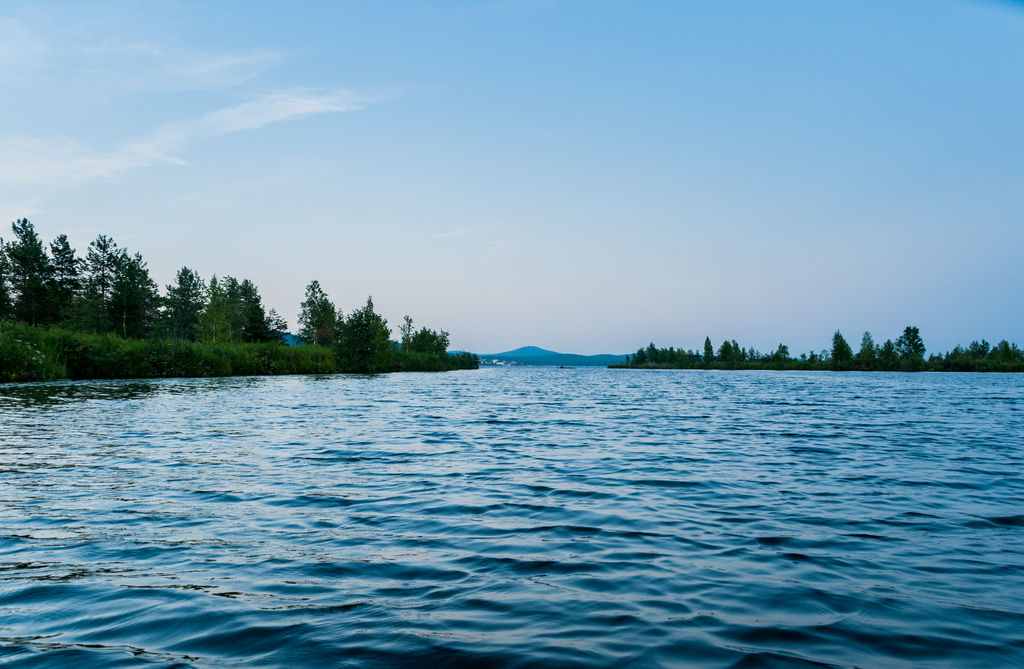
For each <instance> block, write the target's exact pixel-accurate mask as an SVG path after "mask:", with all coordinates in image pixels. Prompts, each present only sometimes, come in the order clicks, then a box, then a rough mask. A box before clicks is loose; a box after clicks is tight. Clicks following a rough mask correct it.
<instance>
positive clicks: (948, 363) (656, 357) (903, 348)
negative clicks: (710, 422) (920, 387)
mask: <svg viewBox="0 0 1024 669" xmlns="http://www.w3.org/2000/svg"><path fill="white" fill-rule="evenodd" d="M926 353H927V349H926V348H925V345H924V341H923V340H922V339H921V332H920V330H919V329H918V328H916V327H907V328H905V329H904V331H903V334H902V335H900V336H899V338H897V339H896V341H892V340H891V339H888V340H886V341H885V343H883V344H876V343H875V341H874V338H872V336H871V333H869V332H865V333H864V335H863V336H862V337H861V341H860V348H859V349H858V351H857V352H856V353H854V351H853V347H852V346H850V344H849V342H847V341H846V338H845V337H843V335H842V333H840V332H839V331H838V330H837V331H836V333H835V334H834V335H833V336H832V346H831V348H825V349H824V350H821V351H818V352H817V353H816V352H815V351H811V352H810V353H809V354H806V353H802V354H800V355H799V356H797V357H794V356H791V355H790V353H789V347H788V346H786V345H784V344H779V347H778V348H777V349H776V350H774V351H772V352H771V353H761V352H759V351H757V350H755V349H754V348H753V347H750V348H743V347H742V346H740V345H739V344H738V343H737V342H736V340H735V339H733V340H731V341H730V340H726V341H724V342H722V344H721V346H719V347H718V350H717V351H716V350H715V348H714V345H713V344H712V343H711V338H710V337H707V338H705V339H704V349H703V351H695V350H685V349H681V348H680V349H676V348H658V347H657V346H655V345H654V344H653V343H652V344H650V345H649V346H648V347H647V348H642V349H640V350H638V351H637V352H636V353H634V354H632V355H629V356H627V357H626V362H624V363H621V364H618V365H609V367H613V368H640V369H644V368H650V369H774V370H829V371H861V372H925V371H932V372H1024V351H1021V349H1019V348H1018V347H1017V345H1016V344H1011V343H1010V342H1008V341H1006V340H1005V339H1004V340H1002V341H1000V342H999V343H998V344H996V345H991V344H989V343H988V342H987V341H985V340H984V339H982V340H981V341H980V342H978V341H974V342H971V344H970V346H967V347H963V346H957V347H956V348H954V349H953V350H952V351H948V352H946V353H945V354H942V353H932V354H931V355H928V356H927V357H926Z"/></svg>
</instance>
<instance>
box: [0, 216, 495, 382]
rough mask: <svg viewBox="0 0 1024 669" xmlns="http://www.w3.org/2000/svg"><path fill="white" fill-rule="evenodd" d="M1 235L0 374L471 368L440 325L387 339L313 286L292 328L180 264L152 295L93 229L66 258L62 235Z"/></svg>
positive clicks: (226, 284) (383, 327)
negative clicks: (85, 243) (92, 236)
mask: <svg viewBox="0 0 1024 669" xmlns="http://www.w3.org/2000/svg"><path fill="white" fill-rule="evenodd" d="M12 230H13V233H14V239H13V241H10V242H4V241H3V239H0V381H47V380H55V379H112V378H155V377H174V376H177V377H203V376H233V375H265V374H330V373H361V374H376V373H384V372H395V371H448V370H453V369H476V368H477V366H478V365H479V360H478V359H477V357H476V356H475V355H473V354H471V353H460V354H458V355H451V354H449V353H448V350H447V349H448V344H449V338H448V333H447V332H445V331H444V330H440V331H435V330H431V329H428V328H420V329H418V330H417V329H415V328H414V327H413V321H412V319H411V318H410V317H408V316H406V317H405V320H404V322H403V324H402V325H401V326H400V327H399V333H400V335H401V339H400V340H399V341H395V340H392V339H391V329H390V328H389V327H388V324H387V321H386V320H385V319H384V318H383V317H382V316H381V315H380V314H378V313H376V312H375V311H374V307H373V300H372V299H367V301H366V305H365V306H363V307H362V308H360V309H356V310H354V311H352V312H351V313H350V314H345V313H343V312H342V311H341V310H339V309H337V308H336V307H335V305H334V303H333V302H331V300H330V299H329V298H328V296H327V294H326V293H325V292H324V291H323V289H322V288H321V287H320V284H319V283H318V282H316V281H313V282H312V283H310V285H309V286H308V287H307V289H306V299H305V300H304V301H303V303H302V311H301V314H300V315H299V331H298V334H297V335H296V336H295V337H294V343H298V344H300V345H299V346H290V345H288V343H290V341H291V340H292V337H290V335H288V333H287V328H288V324H287V323H286V322H285V321H284V319H282V318H281V317H280V316H279V315H278V314H277V312H276V311H274V310H273V309H271V310H270V311H269V312H267V311H266V310H265V309H264V307H263V303H262V299H261V297H260V294H259V291H258V290H257V288H256V286H255V285H254V284H253V283H252V282H251V281H248V280H242V281H239V280H237V279H235V278H234V277H230V276H225V277H223V278H221V279H218V278H217V277H216V276H213V277H211V278H210V280H209V281H208V282H207V281H204V280H203V279H202V278H200V276H199V275H198V273H196V272H194V271H192V270H190V269H189V268H187V267H183V268H182V269H181V270H180V271H179V272H178V274H177V276H176V277H175V282H174V283H173V284H172V285H169V286H167V287H166V290H165V291H164V293H163V294H161V292H160V290H159V288H158V286H157V284H156V282H154V281H153V280H152V279H151V278H150V276H149V270H148V269H147V268H146V263H145V261H143V259H142V256H141V255H140V254H138V253H136V254H134V255H132V254H130V253H128V251H127V250H126V249H124V248H119V247H118V246H117V244H116V243H115V242H114V241H113V240H112V239H110V238H109V237H106V236H105V235H100V236H99V237H97V238H96V240H95V241H93V242H91V243H90V244H89V249H88V252H87V254H86V256H85V257H84V258H80V257H77V256H76V254H75V250H74V249H73V248H71V246H70V244H69V243H68V239H67V237H66V236H64V235H61V236H59V237H58V238H57V239H55V240H54V241H53V242H51V243H50V244H49V249H47V247H46V246H45V245H44V244H43V242H42V240H40V238H39V236H38V235H37V234H36V232H35V229H34V228H33V226H32V224H31V223H30V222H29V221H27V220H24V219H22V220H19V221H17V222H15V223H14V224H13V225H12Z"/></svg>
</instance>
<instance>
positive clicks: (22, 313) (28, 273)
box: [6, 218, 53, 325]
mask: <svg viewBox="0 0 1024 669" xmlns="http://www.w3.org/2000/svg"><path fill="white" fill-rule="evenodd" d="M11 230H12V231H13V232H14V241H12V242H10V243H9V244H7V247H6V251H7V260H8V265H9V271H10V273H11V276H10V282H11V287H12V288H13V293H14V315H15V317H16V318H17V319H18V320H20V321H23V322H25V323H29V324H31V325H45V324H47V323H48V322H49V320H50V309H49V306H50V305H49V303H48V302H49V299H48V298H49V291H48V290H47V288H48V284H49V282H50V280H51V277H52V275H53V265H52V264H51V263H50V259H49V257H47V255H46V248H45V247H44V246H43V242H42V240H41V239H39V235H38V234H36V230H35V227H34V226H33V225H32V224H31V223H30V222H29V221H28V219H25V218H21V219H18V220H17V221H15V222H14V223H12V224H11Z"/></svg>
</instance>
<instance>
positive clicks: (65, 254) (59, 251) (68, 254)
mask: <svg viewBox="0 0 1024 669" xmlns="http://www.w3.org/2000/svg"><path fill="white" fill-rule="evenodd" d="M50 256H51V257H52V258H53V275H52V278H51V280H52V284H51V289H50V290H51V296H50V303H51V306H52V309H53V322H55V323H66V322H69V321H70V320H71V319H72V317H73V316H74V307H75V299H76V298H77V297H78V295H79V293H80V292H81V290H82V269H83V264H84V261H83V260H82V259H81V258H78V257H76V256H75V250H74V249H73V248H71V244H70V243H68V236H67V235H60V236H58V237H57V239H55V240H53V241H52V242H50Z"/></svg>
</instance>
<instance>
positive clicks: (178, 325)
mask: <svg viewBox="0 0 1024 669" xmlns="http://www.w3.org/2000/svg"><path fill="white" fill-rule="evenodd" d="M205 296H206V285H205V284H204V283H203V280H202V279H200V278H199V274H198V273H197V272H193V271H192V270H190V269H189V268H188V267H182V268H181V269H180V270H178V275H177V277H176V278H175V282H174V284H173V285H170V286H167V297H166V298H164V302H165V305H166V308H165V310H164V324H165V327H166V330H167V332H168V334H170V337H171V338H172V339H184V340H187V341H194V340H195V338H196V334H197V331H196V326H197V325H198V324H199V314H201V313H202V312H203V309H204V306H205V304H204V300H205Z"/></svg>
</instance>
